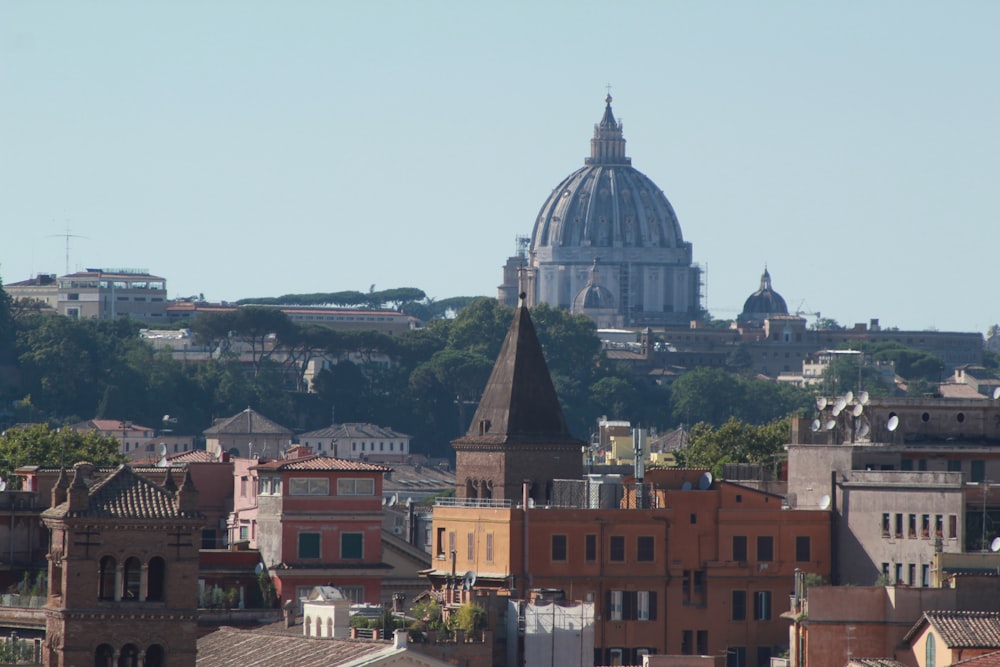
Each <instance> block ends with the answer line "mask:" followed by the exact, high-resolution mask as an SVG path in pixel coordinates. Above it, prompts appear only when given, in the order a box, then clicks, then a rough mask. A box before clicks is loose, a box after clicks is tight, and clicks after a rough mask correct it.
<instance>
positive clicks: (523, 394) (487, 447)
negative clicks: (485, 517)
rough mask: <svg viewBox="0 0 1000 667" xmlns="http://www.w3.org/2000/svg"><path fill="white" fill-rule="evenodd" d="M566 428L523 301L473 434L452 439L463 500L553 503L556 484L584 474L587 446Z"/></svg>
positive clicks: (516, 313) (457, 480)
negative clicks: (524, 498) (525, 492)
mask: <svg viewBox="0 0 1000 667" xmlns="http://www.w3.org/2000/svg"><path fill="white" fill-rule="evenodd" d="M584 444H585V443H584V442H582V441H581V440H579V439H577V438H575V437H573V436H572V435H571V434H570V432H569V428H568V427H567V426H566V419H565V418H564V417H563V413H562V407H561V406H560V405H559V398H558V397H557V396H556V392H555V389H554V388H553V386H552V378H551V377H550V376H549V371H548V367H547V366H546V364H545V356H544V355H543V354H542V347H541V345H540V344H539V342H538V337H537V335H536V334H535V327H534V325H533V324H532V322H531V316H530V315H529V314H528V308H527V306H526V305H525V304H524V300H523V299H522V301H521V304H520V306H519V307H518V309H517V310H516V311H515V313H514V321H513V322H512V323H511V325H510V330H509V331H508V332H507V337H506V338H505V339H504V342H503V345H502V347H501V348H500V355H499V357H498V358H497V361H496V364H495V365H494V367H493V372H492V373H491V375H490V378H489V380H488V381H487V383H486V389H485V390H484V391H483V397H482V399H481V400H480V401H479V407H478V408H476V414H475V416H474V417H473V418H472V425H471V426H470V427H469V431H468V433H466V434H465V435H464V436H462V437H461V438H458V439H457V440H455V441H453V442H452V446H453V447H454V448H455V480H456V484H457V485H458V490H457V491H458V493H457V495H458V497H459V498H468V499H482V500H492V499H496V500H500V501H503V500H506V501H509V500H511V499H515V498H520V497H521V493H522V485H523V483H524V482H525V481H527V482H529V494H530V495H531V497H532V498H533V499H534V500H535V501H536V502H545V501H546V500H547V499H548V498H549V497H550V496H551V493H552V481H553V480H554V479H556V478H557V477H559V478H568V479H576V478H578V477H580V476H581V475H582V474H583V455H582V453H581V447H582V446H583V445H584Z"/></svg>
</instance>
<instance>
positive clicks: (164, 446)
mask: <svg viewBox="0 0 1000 667" xmlns="http://www.w3.org/2000/svg"><path fill="white" fill-rule="evenodd" d="M166 455H167V443H165V442H161V443H160V456H166Z"/></svg>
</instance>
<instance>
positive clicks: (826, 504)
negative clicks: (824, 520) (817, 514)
mask: <svg viewBox="0 0 1000 667" xmlns="http://www.w3.org/2000/svg"><path fill="white" fill-rule="evenodd" d="M819 508H820V509H821V510H828V509H830V496H828V495H826V494H823V495H822V496H820V499H819Z"/></svg>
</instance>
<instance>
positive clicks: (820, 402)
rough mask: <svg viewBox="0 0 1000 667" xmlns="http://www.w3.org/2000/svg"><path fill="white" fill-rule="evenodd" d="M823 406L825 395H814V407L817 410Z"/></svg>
mask: <svg viewBox="0 0 1000 667" xmlns="http://www.w3.org/2000/svg"><path fill="white" fill-rule="evenodd" d="M825 407H826V397H825V396H817V397H816V409H817V410H822V409H823V408H825Z"/></svg>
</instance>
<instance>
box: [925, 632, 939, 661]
mask: <svg viewBox="0 0 1000 667" xmlns="http://www.w3.org/2000/svg"><path fill="white" fill-rule="evenodd" d="M936 653H937V647H936V646H934V634H933V633H931V632H928V633H927V643H926V644H925V645H924V665H925V667H935V664H934V661H935V660H936V659H937V656H936V655H935V654H936Z"/></svg>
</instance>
